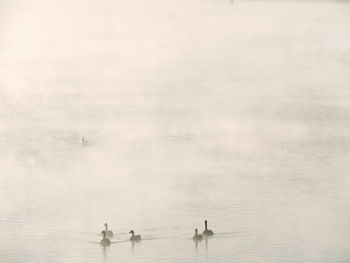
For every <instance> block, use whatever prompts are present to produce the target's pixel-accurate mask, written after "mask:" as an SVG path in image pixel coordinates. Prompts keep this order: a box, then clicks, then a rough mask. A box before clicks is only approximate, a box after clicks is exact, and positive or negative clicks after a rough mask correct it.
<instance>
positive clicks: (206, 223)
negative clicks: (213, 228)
mask: <svg viewBox="0 0 350 263" xmlns="http://www.w3.org/2000/svg"><path fill="white" fill-rule="evenodd" d="M204 224H205V231H207V230H208V222H207V220H205V221H204Z"/></svg>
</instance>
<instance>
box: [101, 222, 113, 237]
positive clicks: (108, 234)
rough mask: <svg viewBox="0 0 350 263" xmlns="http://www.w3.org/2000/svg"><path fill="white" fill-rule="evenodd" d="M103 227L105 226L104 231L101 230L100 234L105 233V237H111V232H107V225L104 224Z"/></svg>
mask: <svg viewBox="0 0 350 263" xmlns="http://www.w3.org/2000/svg"><path fill="white" fill-rule="evenodd" d="M104 226H105V230H102V231H101V234H103V232H105V234H106V237H113V232H112V231H111V230H108V224H107V223H105V224H104Z"/></svg>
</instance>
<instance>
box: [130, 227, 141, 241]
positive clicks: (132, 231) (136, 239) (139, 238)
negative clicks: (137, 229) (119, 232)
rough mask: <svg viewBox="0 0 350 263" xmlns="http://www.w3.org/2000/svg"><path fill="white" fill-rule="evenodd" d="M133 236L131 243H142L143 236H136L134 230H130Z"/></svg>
mask: <svg viewBox="0 0 350 263" xmlns="http://www.w3.org/2000/svg"><path fill="white" fill-rule="evenodd" d="M129 234H131V237H130V241H141V235H135V233H134V230H130V232H129Z"/></svg>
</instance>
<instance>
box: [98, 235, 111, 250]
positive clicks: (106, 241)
mask: <svg viewBox="0 0 350 263" xmlns="http://www.w3.org/2000/svg"><path fill="white" fill-rule="evenodd" d="M102 234H103V238H102V239H101V241H100V244H101V246H104V247H108V246H109V245H110V244H111V241H110V240H109V239H108V238H107V237H106V232H105V231H102Z"/></svg>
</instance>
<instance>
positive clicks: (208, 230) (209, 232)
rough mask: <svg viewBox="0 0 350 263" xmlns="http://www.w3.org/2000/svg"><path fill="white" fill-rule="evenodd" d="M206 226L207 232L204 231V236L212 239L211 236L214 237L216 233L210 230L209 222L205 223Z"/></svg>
mask: <svg viewBox="0 0 350 263" xmlns="http://www.w3.org/2000/svg"><path fill="white" fill-rule="evenodd" d="M204 225H205V230H204V231H203V235H204V236H207V237H210V236H212V235H214V232H213V231H212V230H210V229H208V222H207V220H205V221H204Z"/></svg>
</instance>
